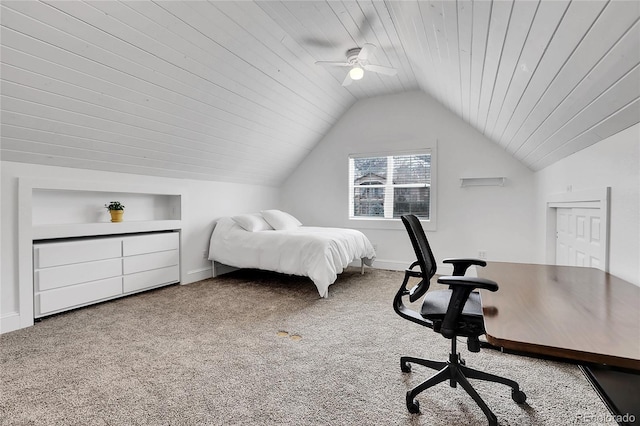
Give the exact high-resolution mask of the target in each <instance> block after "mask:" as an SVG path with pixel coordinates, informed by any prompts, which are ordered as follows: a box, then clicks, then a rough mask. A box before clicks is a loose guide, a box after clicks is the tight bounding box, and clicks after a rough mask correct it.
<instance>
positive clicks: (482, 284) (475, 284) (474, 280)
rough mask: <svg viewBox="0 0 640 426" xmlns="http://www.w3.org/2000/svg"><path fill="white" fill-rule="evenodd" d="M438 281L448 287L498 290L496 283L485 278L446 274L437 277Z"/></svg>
mask: <svg viewBox="0 0 640 426" xmlns="http://www.w3.org/2000/svg"><path fill="white" fill-rule="evenodd" d="M438 283H440V284H445V285H448V286H450V287H460V286H462V287H468V288H470V289H471V290H473V289H475V288H480V289H483V290H489V291H498V283H496V282H495V281H492V280H488V279H486V278H478V277H459V276H446V277H440V278H438Z"/></svg>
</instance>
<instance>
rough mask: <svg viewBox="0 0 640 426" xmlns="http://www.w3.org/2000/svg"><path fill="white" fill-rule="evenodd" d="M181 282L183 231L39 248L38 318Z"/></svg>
mask: <svg viewBox="0 0 640 426" xmlns="http://www.w3.org/2000/svg"><path fill="white" fill-rule="evenodd" d="M179 281H180V233H179V232H154V233H144V234H136V235H120V236H108V237H90V238H80V239H72V240H67V241H59V240H58V241H43V242H34V244H33V290H34V317H35V318H40V317H43V316H46V315H51V314H55V313H58V312H62V311H66V310H69V309H73V308H77V307H80V306H85V305H89V304H92V303H97V302H101V301H104V300H108V299H113V298H116V297H120V296H124V295H128V294H132V293H136V292H139V291H143V290H148V289H151V288H154V287H159V286H162V285H167V284H173V283H177V282H179Z"/></svg>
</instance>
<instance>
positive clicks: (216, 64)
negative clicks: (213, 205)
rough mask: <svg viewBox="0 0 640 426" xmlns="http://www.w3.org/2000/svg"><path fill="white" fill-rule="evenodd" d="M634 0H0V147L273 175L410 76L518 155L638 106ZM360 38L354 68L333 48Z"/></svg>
mask: <svg viewBox="0 0 640 426" xmlns="http://www.w3.org/2000/svg"><path fill="white" fill-rule="evenodd" d="M639 18H640V2H638V1H633V0H631V1H625V0H612V1H604V0H596V1H575V0H574V1H568V0H560V1H548V0H540V1H536V0H528V1H511V0H500V1H490V0H457V1H452V0H440V1H436V0H432V1H429V0H424V1H422V0H407V1H375V0H367V1H365V0H363V1H313V0H312V1H279V2H276V1H268V2H264V1H258V2H254V1H224V2H218V1H197V2H190V1H170V2H164V1H158V2H156V1H108V2H93V1H80V0H74V1H65V2H59V1H47V2H41V1H11V0H9V1H3V2H2V3H0V19H1V25H2V27H1V34H0V35H1V44H2V46H1V49H2V50H1V55H2V56H1V67H2V68H1V74H0V77H1V87H0V89H1V95H2V105H1V108H2V111H1V114H2V115H1V117H2V123H1V129H0V130H1V132H2V159H3V160H9V161H20V162H31V163H41V164H51V165H61V166H67V167H80V168H94V169H99V170H114V171H120V172H129V173H142V174H150V175H158V176H170V177H184V178H194V179H206V180H220V181H230V182H243V183H260V184H267V185H279V184H280V183H282V182H283V180H284V179H286V177H287V176H288V175H289V174H290V172H291V171H292V170H293V169H294V168H295V167H297V165H298V164H299V162H300V161H301V160H302V159H303V158H304V157H305V156H306V155H307V154H308V153H309V152H310V151H311V149H313V147H314V146H315V144H317V143H318V142H319V141H320V140H321V139H322V137H323V136H324V135H325V134H326V133H327V131H328V130H329V129H330V128H331V127H332V126H333V125H334V124H335V123H336V122H337V120H339V118H340V117H341V116H342V114H344V112H345V111H346V110H347V109H348V108H350V107H351V105H352V104H353V103H354V102H355V101H356V100H358V99H363V98H368V97H373V96H379V95H383V94H389V93H397V92H402V91H409V90H416V89H421V90H423V91H424V92H426V93H428V94H429V95H431V96H432V97H433V98H435V99H436V100H437V101H439V102H440V103H441V104H442V105H443V106H445V107H446V108H448V109H450V110H451V111H452V112H454V113H456V114H457V115H459V116H460V117H461V118H462V119H463V120H464V121H466V122H467V123H469V124H470V125H471V126H473V127H475V128H476V129H477V130H478V131H480V132H481V133H483V134H485V135H486V136H487V137H489V138H490V139H492V140H493V141H495V142H496V143H497V144H499V145H500V146H502V147H503V148H504V149H505V150H507V151H508V152H510V153H511V154H512V155H514V156H515V157H516V158H517V159H519V160H520V161H522V162H523V163H524V164H526V165H527V166H528V167H530V168H532V169H533V170H539V169H541V168H543V167H546V166H548V165H549V164H552V163H553V162H556V161H558V160H560V159H562V158H564V157H566V156H567V155H571V154H572V153H574V152H576V151H578V150H580V149H583V148H585V147H587V146H589V145H591V144H594V143H597V142H598V141H600V140H602V139H603V138H606V137H608V136H610V135H612V134H614V133H616V132H618V131H621V130H623V129H625V128H627V127H629V126H631V125H633V124H635V123H637V122H639V121H640V102H639V97H640V87H639V86H640V74H639V73H640V71H639V68H638V64H640V24H639V23H638V19H639ZM364 43H372V44H374V45H376V46H377V47H378V48H377V50H376V52H375V54H374V56H373V57H372V58H371V61H372V62H374V63H377V64H380V65H383V66H389V67H394V68H396V69H397V70H398V73H397V75H396V76H384V75H378V74H375V73H372V72H367V73H366V74H365V77H364V78H363V79H362V80H360V81H357V82H353V83H352V84H351V85H350V86H348V87H342V86H341V84H342V81H343V80H344V78H345V76H346V73H347V71H348V68H346V67H326V66H319V65H316V64H315V62H316V61H321V60H335V61H343V60H345V59H346V57H345V54H346V51H347V50H348V49H350V48H352V47H361V46H362V45H363V44H364Z"/></svg>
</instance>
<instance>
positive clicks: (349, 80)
mask: <svg viewBox="0 0 640 426" xmlns="http://www.w3.org/2000/svg"><path fill="white" fill-rule="evenodd" d="M351 83H353V79H352V78H351V76H350V75H349V73H347V76H346V77H345V79H344V81H343V82H342V86H343V87H347V86H348V85H350V84H351Z"/></svg>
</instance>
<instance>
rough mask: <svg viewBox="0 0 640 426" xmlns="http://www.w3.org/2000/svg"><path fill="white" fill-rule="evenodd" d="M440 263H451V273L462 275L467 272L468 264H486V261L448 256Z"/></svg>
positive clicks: (483, 265)
mask: <svg viewBox="0 0 640 426" xmlns="http://www.w3.org/2000/svg"><path fill="white" fill-rule="evenodd" d="M442 263H452V264H453V275H455V276H462V275H464V274H466V273H467V269H469V266H471V265H476V266H482V267H485V266H487V262H485V261H484V260H482V259H473V258H448V259H444V260H443V261H442Z"/></svg>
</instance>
